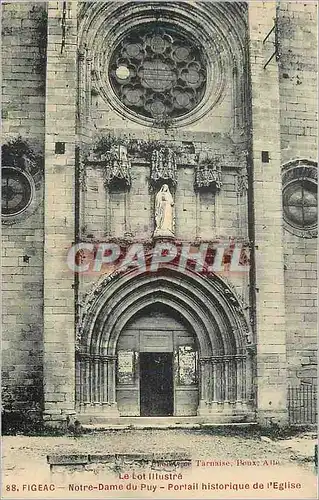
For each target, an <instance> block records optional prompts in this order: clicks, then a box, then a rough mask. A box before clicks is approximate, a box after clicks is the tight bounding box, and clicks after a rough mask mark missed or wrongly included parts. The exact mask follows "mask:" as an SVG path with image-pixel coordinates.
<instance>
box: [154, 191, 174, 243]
mask: <svg viewBox="0 0 319 500" xmlns="http://www.w3.org/2000/svg"><path fill="white" fill-rule="evenodd" d="M173 206H174V200H173V197H172V195H171V192H170V190H169V187H168V185H167V184H163V186H162V187H161V189H160V190H159V192H158V193H157V195H156V199H155V224H156V228H155V232H154V236H174V227H173V226H174V215H173Z"/></svg>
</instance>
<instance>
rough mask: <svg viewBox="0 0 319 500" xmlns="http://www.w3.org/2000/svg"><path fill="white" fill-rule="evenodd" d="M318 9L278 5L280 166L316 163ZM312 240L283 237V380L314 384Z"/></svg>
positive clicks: (314, 243) (309, 5) (308, 4)
mask: <svg viewBox="0 0 319 500" xmlns="http://www.w3.org/2000/svg"><path fill="white" fill-rule="evenodd" d="M317 29H318V28H317V6H316V3H315V2H311V1H308V2H288V1H287V2H286V1H285V2H280V9H279V36H280V65H279V68H280V73H279V85H280V86H279V89H280V125H281V162H282V164H285V163H287V162H289V161H292V160H295V159H307V160H316V158H317V133H318V131H317V71H318V69H317V50H318V49H317ZM316 248H317V240H316V239H314V238H301V237H299V236H296V235H294V234H291V233H289V232H288V231H286V230H285V231H284V252H285V296H286V335H287V357H288V375H289V379H290V383H291V385H294V386H295V385H299V383H300V382H306V383H307V382H308V383H309V382H314V381H315V379H316V350H317V325H316V322H317V318H316V312H317V307H316V296H317V288H316V286H317V284H316V279H317V265H316V261H317V253H316Z"/></svg>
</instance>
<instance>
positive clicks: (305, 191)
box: [284, 180, 317, 228]
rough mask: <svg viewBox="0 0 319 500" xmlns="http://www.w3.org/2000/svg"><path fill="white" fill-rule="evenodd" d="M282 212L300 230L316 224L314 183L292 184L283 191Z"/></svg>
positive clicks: (305, 181)
mask: <svg viewBox="0 0 319 500" xmlns="http://www.w3.org/2000/svg"><path fill="white" fill-rule="evenodd" d="M284 211H285V214H286V216H287V218H288V219H289V220H290V221H291V222H292V223H293V224H295V225H296V226H298V227H301V228H307V227H312V226H313V225H314V224H316V223H317V192H316V186H315V184H314V183H312V182H309V181H307V180H302V181H299V182H294V183H292V184H291V185H290V186H288V187H287V188H286V189H285V191H284Z"/></svg>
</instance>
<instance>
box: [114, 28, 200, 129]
mask: <svg viewBox="0 0 319 500" xmlns="http://www.w3.org/2000/svg"><path fill="white" fill-rule="evenodd" d="M109 79H110V82H111V85H112V88H113V90H114V92H115V94H116V95H117V97H118V98H119V99H120V100H121V102H122V103H123V104H124V105H125V106H126V107H127V108H129V109H130V110H131V111H133V112H135V113H138V114H140V115H143V116H146V117H148V118H151V119H154V120H163V119H165V118H168V117H170V118H177V117H179V116H182V115H185V114H187V113H189V112H190V111H192V110H193V109H194V108H195V107H196V106H197V105H198V104H199V102H200V101H201V99H202V98H203V95H204V92H205V88H206V64H205V60H204V56H203V53H202V50H201V48H199V46H198V44H195V43H193V42H192V41H191V40H190V38H189V37H188V36H186V35H182V34H181V33H177V32H176V31H175V30H174V29H171V28H169V27H166V28H158V27H156V26H155V25H150V24H148V25H145V26H139V27H138V28H135V29H133V30H131V31H130V32H129V34H128V35H127V36H126V37H125V38H124V39H123V40H122V41H121V43H120V44H119V45H118V46H117V47H116V49H115V50H114V52H113V54H112V57H111V60H110V63H109Z"/></svg>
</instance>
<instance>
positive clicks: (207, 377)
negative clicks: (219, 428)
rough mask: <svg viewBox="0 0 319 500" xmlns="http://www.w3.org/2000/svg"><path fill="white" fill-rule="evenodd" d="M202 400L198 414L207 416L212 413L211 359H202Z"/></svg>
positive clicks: (200, 363) (200, 364) (200, 362)
mask: <svg viewBox="0 0 319 500" xmlns="http://www.w3.org/2000/svg"><path fill="white" fill-rule="evenodd" d="M199 366H200V400H199V405H198V410H197V414H198V415H206V414H207V413H210V407H209V405H210V403H211V399H212V398H211V392H212V388H211V383H212V364H211V358H200V359H199Z"/></svg>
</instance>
